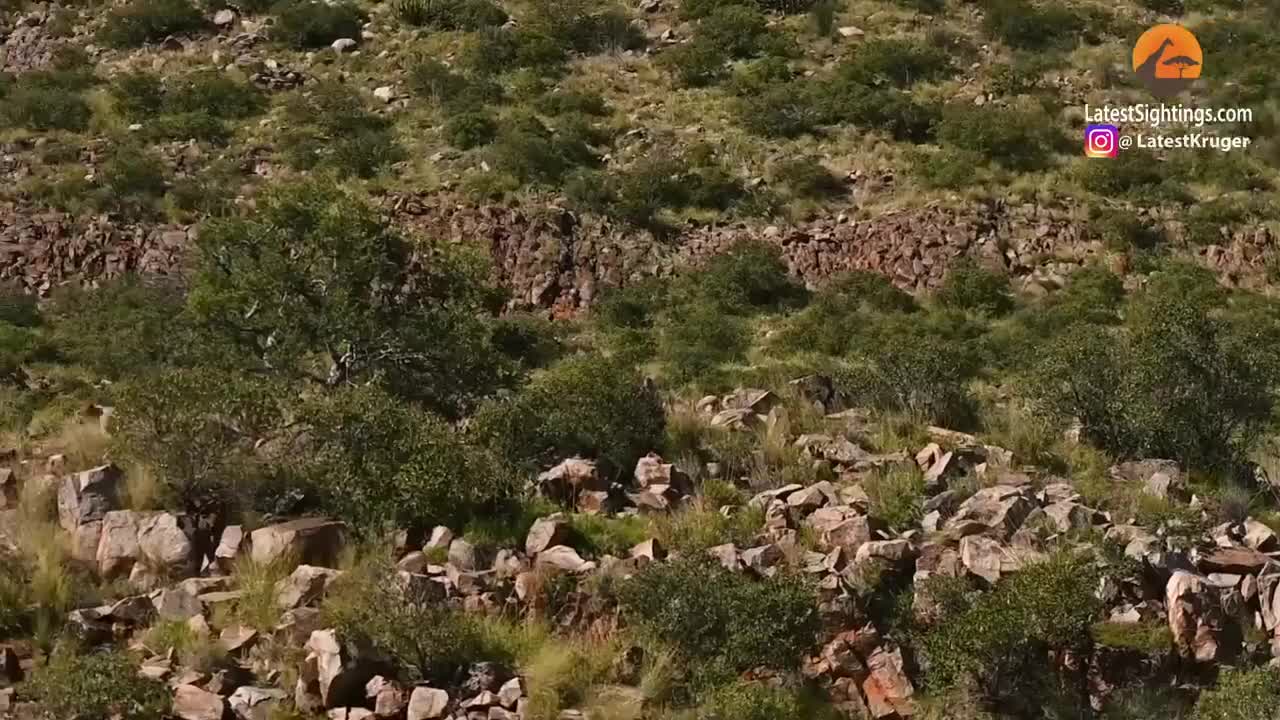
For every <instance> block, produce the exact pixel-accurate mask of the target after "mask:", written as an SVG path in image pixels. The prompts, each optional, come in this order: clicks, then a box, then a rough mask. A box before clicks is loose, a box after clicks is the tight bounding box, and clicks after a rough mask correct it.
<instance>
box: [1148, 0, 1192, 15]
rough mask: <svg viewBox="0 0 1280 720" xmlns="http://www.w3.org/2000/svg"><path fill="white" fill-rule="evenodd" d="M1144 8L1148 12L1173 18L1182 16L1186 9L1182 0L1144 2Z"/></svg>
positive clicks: (1151, 0)
mask: <svg viewBox="0 0 1280 720" xmlns="http://www.w3.org/2000/svg"><path fill="white" fill-rule="evenodd" d="M1142 6H1143V7H1145V8H1146V9H1148V10H1154V11H1156V12H1158V13H1164V14H1165V15H1173V16H1178V15H1181V14H1182V12H1183V10H1185V9H1186V8H1185V7H1184V6H1183V4H1182V0H1142Z"/></svg>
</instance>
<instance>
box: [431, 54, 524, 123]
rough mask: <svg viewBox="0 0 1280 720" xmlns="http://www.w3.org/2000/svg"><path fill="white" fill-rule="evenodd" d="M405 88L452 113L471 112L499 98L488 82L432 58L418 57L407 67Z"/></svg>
mask: <svg viewBox="0 0 1280 720" xmlns="http://www.w3.org/2000/svg"><path fill="white" fill-rule="evenodd" d="M409 87H410V88H412V89H413V91H414V92H416V93H417V94H419V95H422V96H424V97H426V98H428V99H430V100H431V101H432V102H435V103H439V104H440V105H442V106H444V107H445V108H446V109H448V110H450V111H452V112H468V111H475V110H478V109H479V108H481V107H483V106H484V105H485V104H487V103H490V102H496V101H498V100H500V99H501V98H502V88H501V87H500V86H498V85H496V84H494V83H492V82H489V81H486V80H481V79H477V78H473V77H468V76H466V75H464V74H462V73H459V72H455V71H454V70H452V69H450V68H449V66H448V65H445V64H444V63H442V62H440V61H439V60H436V59H435V58H429V57H423V58H418V59H417V60H415V61H414V63H413V64H412V65H410V66H409Z"/></svg>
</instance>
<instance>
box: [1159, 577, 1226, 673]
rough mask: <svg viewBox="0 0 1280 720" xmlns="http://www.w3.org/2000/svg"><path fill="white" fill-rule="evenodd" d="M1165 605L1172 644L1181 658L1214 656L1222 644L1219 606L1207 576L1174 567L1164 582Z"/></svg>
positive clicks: (1215, 658)
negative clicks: (1167, 580) (1167, 579)
mask: <svg viewBox="0 0 1280 720" xmlns="http://www.w3.org/2000/svg"><path fill="white" fill-rule="evenodd" d="M1165 607H1166V610H1167V612H1168V614H1169V630H1170V632H1171V633H1172V634H1173V643H1174V647H1175V648H1177V650H1178V654H1180V655H1181V656H1182V657H1184V658H1191V659H1195V660H1197V661H1200V662H1212V661H1214V660H1217V659H1218V658H1219V656H1220V655H1221V654H1222V653H1223V652H1224V650H1225V648H1223V647H1222V643H1221V635H1222V632H1221V630H1222V618H1221V612H1220V608H1219V606H1218V603H1217V602H1216V598H1215V596H1214V593H1213V591H1212V588H1211V587H1210V585H1209V582H1208V580H1207V579H1205V578H1203V577H1201V576H1199V575H1195V574H1193V573H1189V572H1187V571H1185V570H1175V571H1174V572H1173V574H1172V575H1171V576H1170V578H1169V582H1168V584H1167V585H1166V586H1165Z"/></svg>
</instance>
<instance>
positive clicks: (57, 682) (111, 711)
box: [24, 648, 171, 720]
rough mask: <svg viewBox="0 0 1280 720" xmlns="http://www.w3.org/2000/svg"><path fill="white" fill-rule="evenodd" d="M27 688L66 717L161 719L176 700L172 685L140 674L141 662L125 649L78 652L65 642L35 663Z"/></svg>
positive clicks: (51, 710)
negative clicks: (171, 688) (45, 657)
mask: <svg viewBox="0 0 1280 720" xmlns="http://www.w3.org/2000/svg"><path fill="white" fill-rule="evenodd" d="M24 690H26V691H27V692H29V693H31V695H32V697H34V698H35V699H36V702H37V703H38V704H39V706H40V707H41V708H42V709H43V710H44V711H46V712H48V713H51V714H52V715H53V716H54V717H58V718H67V720H98V718H106V717H115V716H120V717H128V718H138V720H161V718H164V717H166V716H167V715H168V712H169V707H170V704H171V695H170V693H169V690H168V688H166V687H165V686H164V685H163V684H161V683H158V682H153V681H151V680H146V679H143V678H142V677H140V676H139V675H138V666H137V664H136V663H134V662H133V660H131V659H130V658H129V657H128V656H127V655H125V654H124V653H121V652H98V653H93V654H89V655H76V654H75V653H73V652H72V651H71V650H70V649H67V648H61V649H59V650H58V651H57V652H55V653H54V654H53V657H52V658H50V659H49V661H48V663H47V664H46V665H43V666H40V667H38V668H36V670H35V672H33V673H32V675H31V680H30V682H29V683H28V684H27V685H26V686H25V687H24Z"/></svg>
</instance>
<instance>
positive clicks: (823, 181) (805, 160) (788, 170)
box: [773, 156, 844, 198]
mask: <svg viewBox="0 0 1280 720" xmlns="http://www.w3.org/2000/svg"><path fill="white" fill-rule="evenodd" d="M773 176H774V179H775V180H776V181H778V182H781V183H782V184H783V185H785V186H787V189H788V190H790V191H791V194H792V195H795V196H796V197H804V198H822V197H828V196H831V195H838V194H840V193H842V192H844V183H842V182H841V181H840V178H837V177H836V176H835V175H833V174H832V173H831V171H830V170H828V169H827V168H826V166H825V165H823V164H822V162H821V161H819V160H818V159H817V158H816V157H813V156H800V157H794V158H789V159H787V160H783V161H781V162H779V163H778V164H777V165H775V166H774V168H773Z"/></svg>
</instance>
